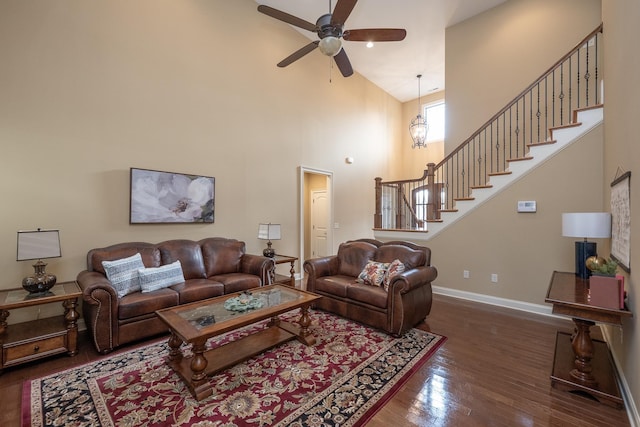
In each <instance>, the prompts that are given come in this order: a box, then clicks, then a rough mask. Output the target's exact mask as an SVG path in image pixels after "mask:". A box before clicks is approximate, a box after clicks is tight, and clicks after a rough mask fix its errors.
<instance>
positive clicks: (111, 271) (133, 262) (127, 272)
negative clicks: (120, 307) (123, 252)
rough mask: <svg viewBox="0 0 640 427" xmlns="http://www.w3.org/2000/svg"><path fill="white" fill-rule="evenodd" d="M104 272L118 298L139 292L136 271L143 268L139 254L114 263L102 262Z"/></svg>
mask: <svg viewBox="0 0 640 427" xmlns="http://www.w3.org/2000/svg"><path fill="white" fill-rule="evenodd" d="M102 266H103V267H104V272H105V273H106V275H107V279H109V282H111V286H113V287H114V288H115V289H116V294H117V295H118V297H119V298H122V297H123V296H125V295H128V294H130V293H132V292H138V291H140V281H139V280H138V269H140V268H144V264H143V263H142V257H141V256H140V254H139V253H137V254H135V255H131V256H130V257H127V258H122V259H118V260H115V261H102Z"/></svg>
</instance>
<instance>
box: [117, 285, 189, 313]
mask: <svg viewBox="0 0 640 427" xmlns="http://www.w3.org/2000/svg"><path fill="white" fill-rule="evenodd" d="M176 305H178V293H177V292H176V291H174V290H173V289H170V288H166V289H159V290H157V291H153V292H146V293H142V292H134V293H132V294H129V295H127V296H124V297H122V298H120V303H119V304H118V319H120V320H126V319H131V318H134V317H139V316H143V315H145V314H151V313H155V311H156V310H162V309H163V308H167V307H174V306H176Z"/></svg>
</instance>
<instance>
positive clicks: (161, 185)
mask: <svg viewBox="0 0 640 427" xmlns="http://www.w3.org/2000/svg"><path fill="white" fill-rule="evenodd" d="M130 194H131V199H130V209H129V223H130V224H152V223H155V224H173V223H213V222H214V212H215V210H214V207H215V178H213V177H210V176H200V175H188V174H182V173H175V172H161V171H155V170H149V169H136V168H131V192H130Z"/></svg>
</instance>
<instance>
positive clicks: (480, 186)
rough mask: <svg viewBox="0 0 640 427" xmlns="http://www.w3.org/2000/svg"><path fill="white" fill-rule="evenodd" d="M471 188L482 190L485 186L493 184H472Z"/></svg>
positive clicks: (490, 186)
mask: <svg viewBox="0 0 640 427" xmlns="http://www.w3.org/2000/svg"><path fill="white" fill-rule="evenodd" d="M469 188H470V189H472V190H481V189H483V188H493V185H491V184H487V185H472V186H471V187H469Z"/></svg>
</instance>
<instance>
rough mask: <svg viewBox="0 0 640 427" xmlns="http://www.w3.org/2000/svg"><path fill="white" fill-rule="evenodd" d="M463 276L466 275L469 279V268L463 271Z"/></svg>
mask: <svg viewBox="0 0 640 427" xmlns="http://www.w3.org/2000/svg"><path fill="white" fill-rule="evenodd" d="M462 277H464V278H465V279H468V278H469V270H464V271H463V272H462Z"/></svg>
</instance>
